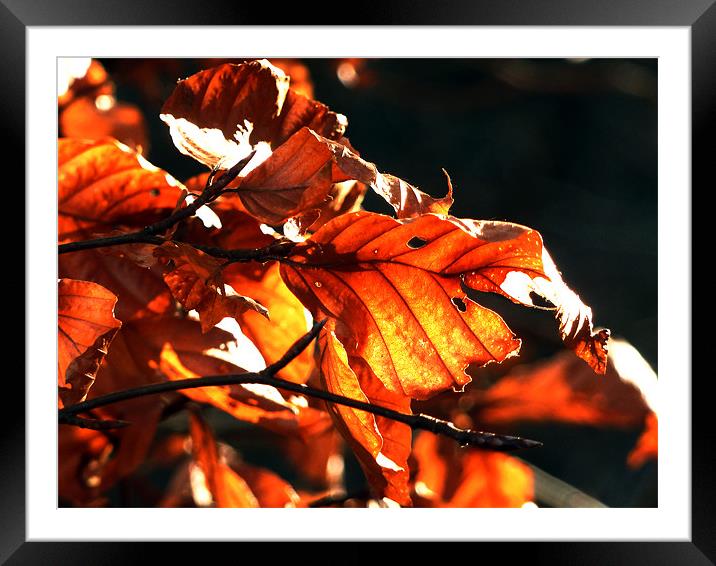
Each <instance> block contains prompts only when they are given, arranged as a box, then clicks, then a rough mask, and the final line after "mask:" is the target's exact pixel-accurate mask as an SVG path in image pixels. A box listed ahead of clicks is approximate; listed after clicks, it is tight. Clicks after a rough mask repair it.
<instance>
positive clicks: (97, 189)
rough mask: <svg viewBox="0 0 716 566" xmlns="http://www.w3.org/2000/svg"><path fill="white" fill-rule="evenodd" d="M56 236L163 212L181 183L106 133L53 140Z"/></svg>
mask: <svg viewBox="0 0 716 566" xmlns="http://www.w3.org/2000/svg"><path fill="white" fill-rule="evenodd" d="M58 166H59V169H58V180H59V181H58V213H59V219H58V228H59V234H58V240H59V241H60V242H69V241H75V240H82V239H87V238H89V237H90V236H91V235H92V234H94V233H98V232H109V231H111V230H113V229H114V228H115V226H117V225H126V226H144V225H145V223H148V222H151V221H156V220H158V219H160V218H163V217H164V216H166V215H168V214H169V213H170V212H171V211H172V210H173V209H174V207H175V206H176V204H177V202H178V201H179V199H180V197H182V195H183V194H184V191H185V189H184V187H183V186H182V185H181V184H180V183H179V182H178V181H176V180H174V179H173V178H172V177H170V176H169V175H168V174H167V173H165V172H164V171H162V170H161V169H158V168H156V167H154V166H153V165H151V164H150V163H149V162H148V161H146V160H145V159H144V158H143V157H142V156H141V155H139V154H138V153H136V152H134V151H132V150H131V149H129V148H128V147H127V146H125V145H123V144H120V143H119V142H117V141H115V140H111V139H107V140H100V141H86V140H78V139H60V140H59V142H58Z"/></svg>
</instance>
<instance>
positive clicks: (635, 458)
mask: <svg viewBox="0 0 716 566" xmlns="http://www.w3.org/2000/svg"><path fill="white" fill-rule="evenodd" d="M658 456H659V422H658V419H657V418H656V414H655V413H649V414H648V415H647V417H646V421H645V425H644V432H643V433H642V434H641V436H640V437H639V440H638V441H637V443H636V446H635V447H634V449H633V450H632V451H631V452H629V456H627V464H629V467H630V468H632V469H636V468H640V467H642V466H643V465H644V464H646V462H647V461H649V460H655V459H656V458H657V457H658Z"/></svg>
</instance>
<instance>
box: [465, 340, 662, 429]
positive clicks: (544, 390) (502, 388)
mask: <svg viewBox="0 0 716 566" xmlns="http://www.w3.org/2000/svg"><path fill="white" fill-rule="evenodd" d="M616 357H617V356H616V355H613V356H610V359H609V363H608V364H607V369H606V372H605V374H604V376H603V377H601V378H600V379H594V373H593V372H592V370H591V369H590V368H589V367H587V366H586V365H584V364H583V363H582V362H581V361H580V360H578V359H577V358H575V357H574V356H573V355H572V354H570V353H569V352H564V353H560V354H558V355H556V356H555V357H553V358H551V359H549V360H547V361H544V362H539V363H536V364H530V365H523V366H517V367H515V368H514V369H513V370H512V371H510V372H509V373H508V374H507V375H505V376H504V377H502V378H500V379H499V380H498V381H497V383H495V384H494V385H492V386H491V387H490V388H488V389H486V390H475V391H472V392H470V397H471V399H472V402H473V403H475V410H476V412H477V413H476V414H477V415H478V416H477V417H476V418H477V419H478V420H479V421H480V422H485V423H490V424H504V423H516V422H520V421H524V422H529V421H552V422H566V423H574V424H580V425H590V426H616V427H626V428H628V427H635V426H639V425H641V423H642V422H643V421H644V419H645V418H646V415H647V414H648V413H649V412H650V409H649V406H648V404H647V402H646V401H645V399H644V396H643V393H642V391H640V389H639V388H638V387H636V386H635V385H634V384H633V383H631V382H630V381H629V380H628V378H627V377H628V376H626V375H625V374H623V373H620V372H619V370H618V367H615V365H614V363H613V362H612V359H613V358H614V359H616ZM654 384H656V380H654Z"/></svg>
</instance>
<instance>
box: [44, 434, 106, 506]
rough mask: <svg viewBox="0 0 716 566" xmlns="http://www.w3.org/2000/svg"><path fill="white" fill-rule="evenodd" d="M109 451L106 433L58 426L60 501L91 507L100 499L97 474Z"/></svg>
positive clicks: (58, 487)
mask: <svg viewBox="0 0 716 566" xmlns="http://www.w3.org/2000/svg"><path fill="white" fill-rule="evenodd" d="M111 452H112V445H111V443H110V440H109V438H108V437H107V435H106V434H104V433H102V432H99V431H96V430H89V429H84V428H78V427H74V426H61V427H60V428H59V431H58V434H57V491H58V496H59V499H60V501H63V502H65V503H70V504H73V505H77V506H83V507H92V506H97V505H99V504H101V503H102V498H101V493H102V489H101V488H100V485H101V479H100V475H99V474H101V471H102V468H103V467H104V466H105V465H106V462H107V460H108V459H109V456H110V454H111Z"/></svg>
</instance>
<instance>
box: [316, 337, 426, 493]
mask: <svg viewBox="0 0 716 566" xmlns="http://www.w3.org/2000/svg"><path fill="white" fill-rule="evenodd" d="M320 340H321V361H320V368H321V383H322V384H323V387H324V388H325V389H326V390H328V391H330V392H331V393H334V394H336V395H342V396H344V397H348V398H350V399H355V400H357V401H363V402H367V403H372V404H375V405H380V406H382V407H387V408H390V409H393V410H396V411H398V412H401V413H405V414H410V399H409V398H407V397H405V396H404V395H403V396H401V395H398V394H391V393H390V392H388V391H387V390H386V389H385V388H384V387H383V386H382V385H381V384H380V382H379V381H378V380H377V379H376V378H375V376H374V375H372V372H371V370H370V368H369V367H367V365H365V364H360V363H359V362H360V360H356V361H355V362H356V369H355V370H354V369H353V368H352V367H351V365H350V364H349V360H348V356H347V354H346V351H345V349H344V347H343V345H342V344H341V343H340V342H339V341H338V339H337V338H336V336H335V334H334V333H333V332H332V331H326V330H324V331H323V332H322V333H321V337H320ZM328 411H329V413H330V414H331V417H332V418H333V421H334V423H335V424H336V428H338V430H339V431H340V432H341V434H342V435H343V437H344V438H345V439H346V441H347V442H348V443H349V445H350V446H351V448H352V449H353V452H354V453H355V455H356V457H357V458H358V461H359V463H360V465H361V467H362V468H363V471H364V472H365V474H366V478H367V479H368V482H369V484H370V486H371V488H372V491H373V492H374V495H375V496H376V497H377V498H382V497H388V498H389V499H392V500H393V501H396V502H397V503H399V504H400V505H403V506H410V505H411V501H410V493H409V488H408V456H409V454H410V440H411V434H412V433H411V429H410V427H409V426H407V425H405V424H402V423H397V422H395V421H393V420H390V419H386V418H383V417H376V416H375V415H373V414H372V413H368V412H366V411H360V410H358V409H353V408H351V407H346V406H343V405H337V404H328Z"/></svg>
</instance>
